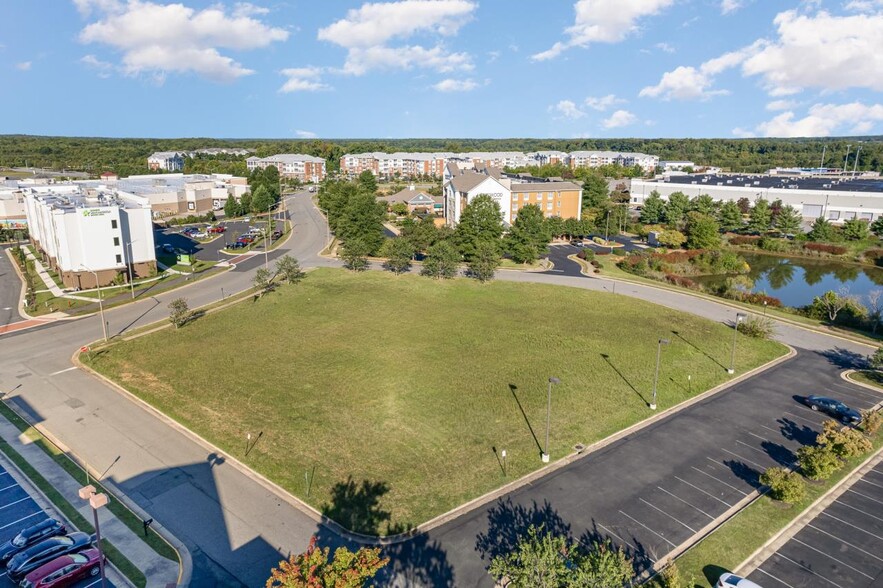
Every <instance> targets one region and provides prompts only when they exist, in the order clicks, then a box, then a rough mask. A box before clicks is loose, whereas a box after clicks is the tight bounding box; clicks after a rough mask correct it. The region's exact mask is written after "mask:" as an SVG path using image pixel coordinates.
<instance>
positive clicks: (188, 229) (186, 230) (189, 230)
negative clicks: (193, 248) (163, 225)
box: [181, 227, 199, 235]
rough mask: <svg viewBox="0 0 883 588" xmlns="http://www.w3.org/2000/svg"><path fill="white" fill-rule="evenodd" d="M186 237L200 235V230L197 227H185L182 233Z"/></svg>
mask: <svg viewBox="0 0 883 588" xmlns="http://www.w3.org/2000/svg"><path fill="white" fill-rule="evenodd" d="M181 232H182V233H184V234H185V235H190V234H191V233H198V232H199V229H198V228H196V227H185V228H184V230H183V231H181Z"/></svg>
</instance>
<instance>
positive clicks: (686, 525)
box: [638, 498, 696, 533]
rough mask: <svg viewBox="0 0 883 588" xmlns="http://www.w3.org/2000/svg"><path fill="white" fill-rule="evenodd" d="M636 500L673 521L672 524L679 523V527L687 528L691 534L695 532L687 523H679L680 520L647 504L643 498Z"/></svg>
mask: <svg viewBox="0 0 883 588" xmlns="http://www.w3.org/2000/svg"><path fill="white" fill-rule="evenodd" d="M638 500H640V501H641V502H643V503H644V504H646V505H647V506H649V507H650V508H652V509H654V510H658V511H659V512H661V513H662V514H664V515H665V516H667V517H668V518H670V519H671V520H673V521H674V522H676V523H679V524H681V525H683V526H685V527H687V528H688V529H690V531H692V532H693V533H695V532H696V529H694V528H693V527H691V526H690V525H688V524H687V523H685V522H683V521H680V520H678V519H677V518H675V517H673V516H671V515H670V514H668V513H667V512H665V511H664V510H662V509H661V508H659V507H658V506H655V505H653V504H650V503H649V502H647V501H646V500H644V499H643V498H638Z"/></svg>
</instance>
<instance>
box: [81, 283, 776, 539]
mask: <svg viewBox="0 0 883 588" xmlns="http://www.w3.org/2000/svg"><path fill="white" fill-rule="evenodd" d="M732 333H733V331H732V329H731V328H728V327H726V326H725V325H722V324H719V323H713V322H711V321H706V320H704V319H700V318H697V317H693V316H690V315H687V314H685V313H680V312H677V311H673V310H670V309H666V308H663V307H660V306H657V305H654V304H650V303H647V302H643V301H638V300H632V299H629V298H626V297H622V296H612V295H609V294H605V293H598V292H589V291H585V290H580V289H575V288H564V287H558V286H549V285H543V284H518V283H511V282H494V283H490V284H479V283H478V282H476V281H474V280H467V279H456V280H449V281H435V280H430V279H427V278H421V277H419V276H412V275H402V276H393V275H390V274H385V273H380V272H367V273H361V274H355V273H352V272H347V271H344V270H333V269H319V270H315V271H313V272H310V273H309V274H308V275H307V277H306V278H304V280H303V282H302V283H300V284H298V285H296V286H282V287H280V288H279V290H278V291H277V292H274V293H272V294H269V295H265V296H264V297H262V298H260V299H258V300H256V301H248V302H244V303H242V304H238V305H235V306H233V307H231V308H229V309H226V310H224V311H222V312H218V313H213V314H209V315H206V316H204V317H202V318H200V319H198V320H196V321H194V322H193V323H191V324H188V325H187V326H186V327H184V328H181V329H178V330H175V329H165V330H162V331H159V332H155V333H151V334H149V335H146V336H143V337H139V338H137V339H134V340H130V341H123V342H120V343H117V344H112V345H110V346H109V347H107V348H105V349H102V350H100V352H98V353H92V354H91V357H87V356H81V358H80V359H81V360H82V361H84V362H85V363H87V364H88V365H90V366H91V367H93V368H94V369H96V370H98V371H99V372H101V373H103V374H104V375H106V376H108V377H110V378H112V379H114V380H115V381H117V382H118V383H120V384H121V385H122V386H124V387H126V388H127V389H129V390H130V391H131V392H133V393H134V394H136V395H138V396H139V397H141V398H142V399H144V400H145V401H147V402H149V403H151V404H152V405H153V406H155V407H157V408H158V409H159V410H161V411H163V412H164V413H166V414H168V415H170V416H171V417H172V418H175V419H176V420H178V421H179V422H180V423H182V424H183V425H185V426H186V427H188V428H190V429H191V430H193V431H195V432H196V433H198V434H200V435H201V436H203V437H205V438H206V439H208V440H209V441H211V442H212V443H214V444H216V445H218V446H219V447H220V448H221V449H222V450H223V451H225V452H227V453H228V454H230V455H232V456H234V457H236V458H238V459H240V460H242V461H244V462H245V463H247V464H248V465H249V466H250V467H252V468H254V469H255V470H257V471H258V472H260V473H262V474H264V475H265V476H267V477H268V478H269V479H271V480H273V481H275V482H276V483H278V484H280V485H281V486H282V487H284V488H285V489H286V490H288V491H289V492H291V493H292V494H294V495H296V496H298V497H300V498H302V499H303V500H305V501H306V502H308V503H310V504H312V505H313V506H315V507H316V508H317V509H320V510H322V511H324V512H326V513H327V514H328V515H329V516H330V517H331V518H333V519H335V520H337V521H338V522H340V523H341V524H343V525H345V526H347V527H349V528H351V529H353V530H357V531H362V532H367V533H379V534H386V533H389V532H391V531H393V530H398V529H402V528H407V527H408V526H413V525H417V524H420V523H422V522H424V521H427V520H429V519H431V518H432V517H434V516H436V515H439V514H441V513H444V512H446V511H448V510H450V509H451V508H454V507H456V506H458V505H460V504H462V503H464V502H466V501H468V500H470V499H472V498H475V497H477V496H480V495H482V494H484V493H486V492H489V491H491V490H494V489H495V488H497V487H499V486H501V485H503V484H505V483H506V482H509V481H511V480H512V479H515V478H517V477H520V476H523V475H525V474H528V473H530V472H532V471H534V470H536V469H538V468H539V467H541V465H542V463H541V462H540V458H539V457H540V452H541V451H542V449H543V447H542V446H543V445H544V430H545V422H546V394H547V386H548V380H549V378H550V377H551V376H555V377H558V378H560V379H561V381H562V383H561V384H560V385H557V386H556V387H555V389H554V390H553V401H552V411H551V431H552V433H551V436H550V453H551V455H552V458H553V459H558V458H560V457H563V456H565V455H566V454H568V453H570V452H571V451H572V450H573V449H572V448H573V446H574V445H575V444H577V443H583V444H588V443H591V442H594V441H597V440H599V439H602V438H604V437H606V436H609V435H611V434H613V433H615V432H617V431H619V430H621V429H623V428H625V427H627V426H629V425H631V424H633V423H635V422H638V421H640V420H642V419H644V418H647V417H649V416H650V415H652V414H653V413H652V412H651V411H650V410H649V409H648V406H647V405H648V403H649V402H650V400H651V390H652V387H653V371H654V365H655V358H656V348H657V340H658V339H659V338H668V339H669V340H670V342H671V344H670V345H668V346H666V347H665V349H663V352H662V363H661V367H660V376H659V393H658V400H657V402H658V404H659V407H660V409H665V408H667V407H670V406H672V405H674V404H677V403H679V402H681V401H683V400H685V399H687V398H690V397H692V396H695V395H696V394H698V393H700V392H702V391H704V390H706V389H708V388H711V387H713V386H715V385H718V384H720V383H722V382H725V381H726V380H727V379H728V376H727V373H726V368H727V367H729V361H730V360H729V358H730V352H731V350H732V340H733V334H732ZM200 341H211V342H212V344H211V345H199V344H195V343H196V342H200ZM784 353H785V349H784V347H782V346H781V345H779V344H777V343H774V342H771V341H762V340H757V339H750V338H747V337H744V336H741V335H740V337H739V342H738V345H737V360H736V364H737V366H736V367H737V372H738V373H741V372H744V371H747V370H749V369H751V368H754V367H756V366H758V365H760V364H762V363H765V362H767V361H769V360H771V359H773V358H775V357H778V356H780V355H782V354H784ZM688 376H690V377H689V378H688ZM249 434H251V440H249ZM503 449H505V450H506V451H507V457H506V458H505V461H504V460H503V459H502V450H503Z"/></svg>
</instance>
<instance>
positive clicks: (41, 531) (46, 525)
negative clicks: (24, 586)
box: [0, 519, 67, 565]
mask: <svg viewBox="0 0 883 588" xmlns="http://www.w3.org/2000/svg"><path fill="white" fill-rule="evenodd" d="M66 531H67V529H66V528H65V526H64V523H62V522H61V521H56V520H55V519H43V520H42V521H40V522H39V523H37V524H36V525H31V526H30V527H25V528H24V529H22V530H21V532H20V533H19V534H18V535H16V536H15V537H13V538H12V539H10V540H9V541H7V542H6V543H3V544H2V545H0V564H2V565H6V562H8V561H9V559H10V558H11V557H12V556H13V555H15V554H16V553H18V552H20V551H22V550H23V549H25V548H26V547H28V546H30V545H33V544H34V543H37V542H38V541H42V540H43V539H46V538H47V537H55V536H56V535H64V534H65V532H66Z"/></svg>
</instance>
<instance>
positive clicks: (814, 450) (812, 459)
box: [797, 445, 843, 480]
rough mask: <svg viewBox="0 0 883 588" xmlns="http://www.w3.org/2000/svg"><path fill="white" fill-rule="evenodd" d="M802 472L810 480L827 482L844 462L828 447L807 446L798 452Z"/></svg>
mask: <svg viewBox="0 0 883 588" xmlns="http://www.w3.org/2000/svg"><path fill="white" fill-rule="evenodd" d="M797 461H798V463H799V464H800V471H802V472H803V475H804V476H806V477H807V478H809V479H810V480H827V479H828V478H830V477H831V475H832V474H833V473H834V472H836V471H837V470H839V469H840V468H841V467H843V462H841V461H840V458H838V457H837V455H836V454H835V453H834V452H833V451H832V450H831V448H830V447H829V446H827V445H806V446H804V447H801V448H800V449H798V450H797Z"/></svg>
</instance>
